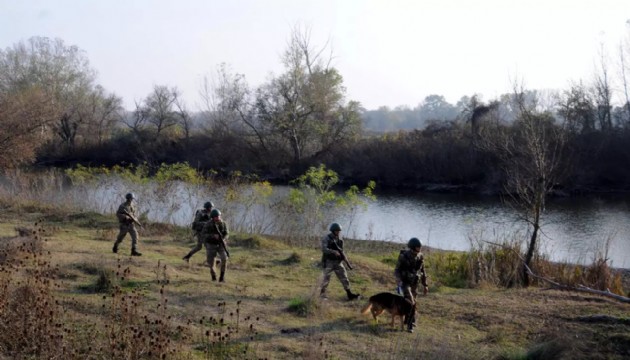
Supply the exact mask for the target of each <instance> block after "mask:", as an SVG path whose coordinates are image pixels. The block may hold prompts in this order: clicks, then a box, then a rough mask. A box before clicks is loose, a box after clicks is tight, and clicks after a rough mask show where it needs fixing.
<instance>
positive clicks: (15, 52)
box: [0, 37, 96, 147]
mask: <svg viewBox="0 0 630 360" xmlns="http://www.w3.org/2000/svg"><path fill="white" fill-rule="evenodd" d="M95 78H96V72H95V71H94V70H93V69H92V68H91V67H90V65H89V61H88V60H87V57H86V56H85V54H84V53H83V51H81V50H80V49H79V48H78V47H76V46H67V45H65V44H64V42H63V41H62V40H60V39H54V40H52V39H49V38H45V37H33V38H30V39H29V40H28V41H27V42H26V43H24V42H20V43H17V44H15V45H14V46H13V47H10V48H7V49H6V50H5V51H0V92H3V93H9V94H10V93H20V92H23V91H26V92H28V91H29V89H30V88H33V87H36V88H38V89H39V90H40V91H43V93H44V94H45V96H47V97H48V98H50V99H54V101H52V102H50V103H49V105H51V106H53V107H52V108H51V110H54V111H57V116H56V118H57V122H56V123H53V124H50V125H51V126H52V127H54V128H55V131H54V133H55V134H57V135H58V136H59V138H60V140H61V142H62V143H63V144H65V145H66V146H68V147H72V146H74V141H75V139H76V137H77V133H78V131H79V129H80V127H81V126H82V124H83V120H84V119H83V118H82V117H81V116H80V115H81V112H80V108H81V107H82V106H84V102H85V99H86V98H87V96H88V95H89V94H90V92H91V91H92V89H93V87H94V80H95Z"/></svg>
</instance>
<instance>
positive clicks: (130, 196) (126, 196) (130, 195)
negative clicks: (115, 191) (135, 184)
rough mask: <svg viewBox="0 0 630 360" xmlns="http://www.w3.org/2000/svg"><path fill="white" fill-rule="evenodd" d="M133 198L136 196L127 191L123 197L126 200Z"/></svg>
mask: <svg viewBox="0 0 630 360" xmlns="http://www.w3.org/2000/svg"><path fill="white" fill-rule="evenodd" d="M135 198H136V196H135V195H134V194H133V193H127V195H125V199H127V200H133V199H135Z"/></svg>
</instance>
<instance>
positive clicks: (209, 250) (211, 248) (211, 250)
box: [206, 244, 217, 281]
mask: <svg viewBox="0 0 630 360" xmlns="http://www.w3.org/2000/svg"><path fill="white" fill-rule="evenodd" d="M216 257H217V247H216V246H215V245H211V244H206V258H207V261H208V265H209V266H210V275H211V276H212V281H216V280H217V273H216V272H215V271H214V259H216Z"/></svg>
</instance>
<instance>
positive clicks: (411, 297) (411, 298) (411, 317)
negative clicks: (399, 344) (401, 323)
mask: <svg viewBox="0 0 630 360" xmlns="http://www.w3.org/2000/svg"><path fill="white" fill-rule="evenodd" d="M416 290H417V286H415V289H414V286H413V285H411V284H406V283H403V286H402V291H403V296H404V297H405V300H407V302H409V304H411V305H412V310H411V311H410V313H409V314H407V316H406V319H405V320H406V323H407V331H409V332H413V327H414V325H415V322H416V316H415V313H416V312H415V303H416V297H415V291H416Z"/></svg>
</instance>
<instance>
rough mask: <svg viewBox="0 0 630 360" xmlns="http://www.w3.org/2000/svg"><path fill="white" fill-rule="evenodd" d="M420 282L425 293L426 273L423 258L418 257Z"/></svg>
mask: <svg viewBox="0 0 630 360" xmlns="http://www.w3.org/2000/svg"><path fill="white" fill-rule="evenodd" d="M419 273H420V282H421V283H422V286H424V289H425V290H424V293H425V294H426V293H427V273H426V272H425V271H424V256H422V255H420V271H419Z"/></svg>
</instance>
